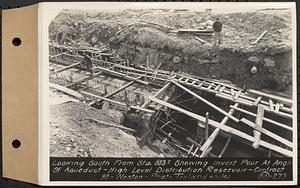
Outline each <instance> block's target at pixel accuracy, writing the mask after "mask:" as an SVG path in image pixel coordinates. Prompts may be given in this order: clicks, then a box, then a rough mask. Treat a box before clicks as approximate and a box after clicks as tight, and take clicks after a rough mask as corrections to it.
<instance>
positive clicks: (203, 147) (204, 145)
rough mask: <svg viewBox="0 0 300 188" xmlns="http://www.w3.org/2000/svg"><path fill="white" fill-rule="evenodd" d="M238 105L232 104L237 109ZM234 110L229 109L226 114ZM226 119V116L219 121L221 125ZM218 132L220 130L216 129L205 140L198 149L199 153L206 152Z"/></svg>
mask: <svg viewBox="0 0 300 188" xmlns="http://www.w3.org/2000/svg"><path fill="white" fill-rule="evenodd" d="M238 105H239V104H238V103H235V104H234V107H236V108H237V107H238ZM234 111H235V110H234V109H230V110H229V112H228V114H233V112H234ZM228 119H229V118H228V117H227V116H226V117H225V118H224V119H223V120H222V121H221V124H222V125H223V124H225V123H226V122H227V121H228ZM219 132H220V129H219V128H216V129H215V130H214V132H213V133H212V134H211V135H210V136H209V138H208V139H207V140H206V142H205V143H204V144H203V146H202V147H201V148H200V150H201V151H204V150H206V149H207V148H209V147H210V146H211V144H212V143H213V142H214V140H215V139H216V137H217V136H218V134H219Z"/></svg>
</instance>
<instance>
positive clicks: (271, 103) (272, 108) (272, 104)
mask: <svg viewBox="0 0 300 188" xmlns="http://www.w3.org/2000/svg"><path fill="white" fill-rule="evenodd" d="M269 104H270V110H271V111H272V112H274V103H273V100H272V99H269Z"/></svg>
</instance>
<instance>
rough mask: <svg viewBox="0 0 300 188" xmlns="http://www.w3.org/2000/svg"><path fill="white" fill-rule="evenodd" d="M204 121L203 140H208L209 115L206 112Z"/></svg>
mask: <svg viewBox="0 0 300 188" xmlns="http://www.w3.org/2000/svg"><path fill="white" fill-rule="evenodd" d="M205 117H206V120H205V140H208V136H209V135H208V134H209V125H208V120H209V113H208V112H206V114H205Z"/></svg>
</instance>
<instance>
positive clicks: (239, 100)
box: [216, 93, 293, 119]
mask: <svg viewBox="0 0 300 188" xmlns="http://www.w3.org/2000/svg"><path fill="white" fill-rule="evenodd" d="M216 96H217V97H221V98H224V99H227V100H230V101H232V102H237V103H240V104H244V105H246V106H253V103H250V102H249V101H246V100H244V99H241V98H239V99H237V100H234V99H233V97H232V96H231V95H227V94H224V93H217V94H216ZM264 108H265V110H266V111H268V112H272V113H274V114H276V115H279V116H282V117H285V118H289V119H292V118H293V115H291V114H288V113H284V112H280V111H279V112H278V113H275V112H274V111H271V110H270V107H269V106H264Z"/></svg>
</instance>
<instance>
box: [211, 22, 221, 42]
mask: <svg viewBox="0 0 300 188" xmlns="http://www.w3.org/2000/svg"><path fill="white" fill-rule="evenodd" d="M213 30H214V32H215V33H214V39H215V44H222V33H221V32H222V22H220V19H219V18H216V21H215V22H214V23H213Z"/></svg>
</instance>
